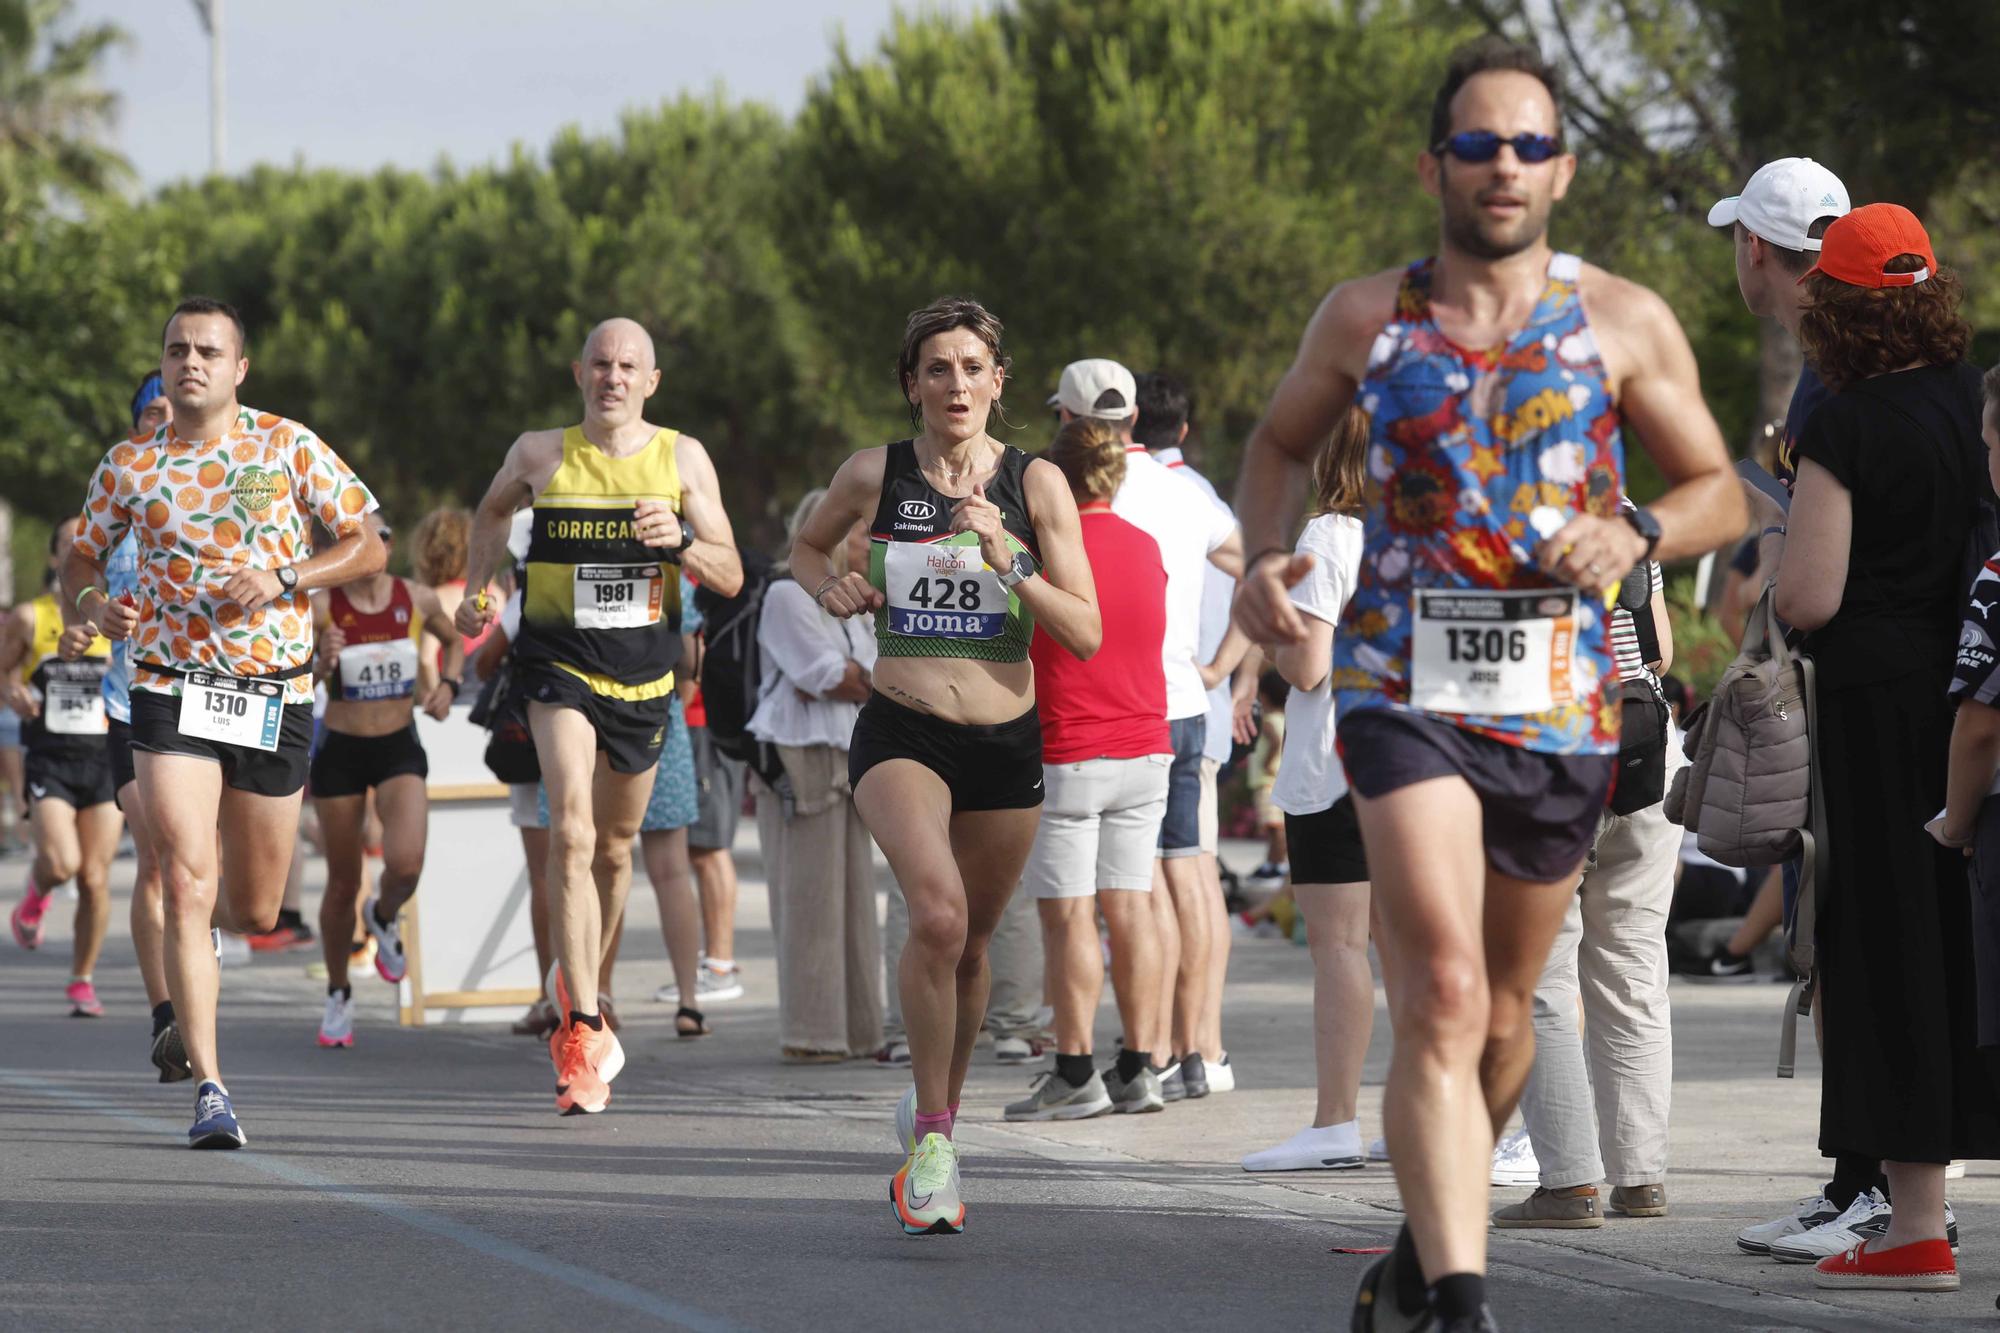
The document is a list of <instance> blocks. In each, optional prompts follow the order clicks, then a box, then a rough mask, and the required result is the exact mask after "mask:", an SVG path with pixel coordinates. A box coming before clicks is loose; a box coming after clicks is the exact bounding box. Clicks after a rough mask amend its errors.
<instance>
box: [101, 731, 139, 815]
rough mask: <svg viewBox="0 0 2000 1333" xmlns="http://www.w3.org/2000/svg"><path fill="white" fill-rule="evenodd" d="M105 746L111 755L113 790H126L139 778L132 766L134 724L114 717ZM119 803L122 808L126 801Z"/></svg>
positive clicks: (105, 736)
mask: <svg viewBox="0 0 2000 1333" xmlns="http://www.w3.org/2000/svg"><path fill="white" fill-rule="evenodd" d="M104 748H105V750H106V751H107V752H108V753H109V754H110V756H111V790H112V791H114V792H121V791H124V790H125V789H126V788H127V787H129V786H131V785H132V784H133V783H135V782H137V781H138V780H139V775H138V773H136V772H135V771H133V768H132V724H131V723H130V722H120V721H119V720H118V719H117V718H115V717H114V718H112V719H111V721H110V726H109V729H108V730H107V731H106V732H105V735H104ZM119 805H120V807H121V808H122V807H123V805H124V802H123V801H120V802H119Z"/></svg>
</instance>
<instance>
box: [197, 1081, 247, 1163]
mask: <svg viewBox="0 0 2000 1333" xmlns="http://www.w3.org/2000/svg"><path fill="white" fill-rule="evenodd" d="M249 1141H250V1139H249V1137H248V1136H247V1135H245V1134H244V1132H243V1126H241V1125H239V1124H237V1123H236V1108H235V1107H234V1106H232V1105H230V1103H229V1094H228V1093H226V1092H224V1091H223V1090H222V1085H221V1084H219V1083H210V1082H207V1081H204V1082H203V1083H202V1085H201V1086H200V1087H199V1088H197V1089H195V1094H194V1126H193V1128H191V1129H189V1130H188V1147H190V1148H241V1147H242V1146H243V1145H244V1144H246V1143H248V1142H249Z"/></svg>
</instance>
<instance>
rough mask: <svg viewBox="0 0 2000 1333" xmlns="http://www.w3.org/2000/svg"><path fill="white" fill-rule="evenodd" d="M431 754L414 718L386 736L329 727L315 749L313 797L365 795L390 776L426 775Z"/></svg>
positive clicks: (422, 776) (429, 771)
mask: <svg viewBox="0 0 2000 1333" xmlns="http://www.w3.org/2000/svg"><path fill="white" fill-rule="evenodd" d="M430 773H431V762H430V757H429V756H428V755H426V754H425V753H424V746H423V742H422V741H420V740H418V739H417V727H416V724H415V723H414V722H413V723H411V724H410V725H409V726H407V727H404V728H403V729H402V730H401V731H392V732H390V733H389V734H388V735H386V736H350V735H348V734H347V733H346V732H344V731H328V732H327V733H326V734H325V735H324V736H323V737H321V738H320V743H319V749H318V750H316V751H314V752H313V760H312V794H313V799H314V800H321V799H324V798H326V797H338V796H365V795H367V794H368V792H369V790H370V789H371V788H374V787H379V786H381V785H382V784H383V783H385V782H387V781H388V780H389V779H390V778H399V777H402V776H404V775H405V774H413V775H415V776H416V777H419V778H427V777H429V776H430Z"/></svg>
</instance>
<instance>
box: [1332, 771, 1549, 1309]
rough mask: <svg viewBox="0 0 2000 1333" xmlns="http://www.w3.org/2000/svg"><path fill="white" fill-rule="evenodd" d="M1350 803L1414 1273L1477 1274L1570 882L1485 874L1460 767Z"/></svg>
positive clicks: (1476, 807)
mask: <svg viewBox="0 0 2000 1333" xmlns="http://www.w3.org/2000/svg"><path fill="white" fill-rule="evenodd" d="M1355 804H1356V809H1357V812H1358V813H1359V815H1360V819H1361V826H1362V830H1363V834H1364V837H1365V838H1366V841H1367V845H1368V857H1369V868H1370V871H1371V873H1372V875H1373V882H1374V894H1373V898H1374V908H1375V919H1376V921H1377V923H1378V925H1379V929H1378V930H1377V932H1376V937H1375V938H1376V948H1377V949H1378V951H1379V952H1380V954H1381V956H1382V968H1383V975H1384V980H1385V983H1386V986H1387V990H1388V996H1389V1011H1390V1014H1391V1016H1392V1018H1393V1020H1394V1023H1395V1027H1396V1049H1395V1054H1394V1056H1393V1058H1392V1059H1391V1061H1390V1066H1389V1082H1388V1087H1387V1090H1386V1096H1385V1098H1384V1104H1383V1120H1384V1122H1385V1125H1386V1127H1387V1130H1388V1138H1389V1156H1390V1159H1391V1161H1393V1162H1394V1163H1395V1171H1396V1184H1397V1188H1398V1190H1399V1191H1400V1193H1401V1194H1402V1198H1403V1207H1404V1211H1405V1214H1406V1216H1407V1217H1408V1219H1409V1220H1408V1226H1409V1229H1410V1234H1411V1238H1412V1239H1413V1240H1414V1241H1415V1243H1416V1247H1417V1253H1418V1255H1419V1257H1420V1259H1421V1260H1422V1264H1423V1271H1424V1276H1425V1279H1426V1280H1427V1281H1434V1280H1435V1279H1437V1278H1440V1277H1443V1276H1445V1275H1447V1274H1452V1273H1481V1272H1484V1271H1485V1267H1486V1230H1487V1216H1486V1204H1487V1188H1488V1187H1487V1183H1486V1178H1487V1175H1488V1173H1489V1171H1490V1169H1491V1164H1490V1159H1491V1154H1492V1151H1493V1143H1494V1139H1495V1135H1496V1131H1495V1117H1496V1113H1498V1112H1500V1111H1501V1110H1502V1108H1504V1110H1505V1112H1506V1113H1511V1112H1512V1110H1513V1105H1514V1102H1515V1101H1517V1100H1518V1099H1519V1096H1520V1087H1521V1082H1522V1080H1523V1079H1524V1078H1525V1077H1526V1066H1527V1063H1528V1061H1530V1060H1531V1059H1532V1057H1533V1050H1534V1047H1533V1035H1532V1031H1531V1030H1530V1031H1529V1032H1527V1033H1525V1034H1524V1033H1522V1032H1521V1031H1520V1029H1521V1028H1522V1027H1523V1026H1524V1025H1525V1023H1526V1020H1527V1017H1528V1012H1529V1011H1528V1002H1529V1000H1530V999H1531V998H1532V995H1533V988H1534V979H1535V978H1536V977H1537V976H1539V975H1540V971H1541V966H1542V963H1543V962H1544V961H1546V959H1547V955H1548V949H1549V945H1550V942H1551V941H1552V940H1553V939H1554V938H1555V931H1556V927H1557V925H1558V924H1560V921H1561V916H1562V910H1563V907H1564V905H1565V903H1566V901H1567V899H1566V894H1567V893H1568V892H1570V891H1571V890H1573V888H1574V886H1575V880H1574V879H1573V878H1571V879H1568V880H1567V881H1566V882H1562V883H1556V884H1546V885H1530V884H1525V883H1523V882H1522V881H1519V880H1514V879H1510V878H1507V877H1505V876H1500V875H1497V874H1493V873H1492V872H1490V871H1489V870H1488V868H1487V866H1486V857H1485V850H1484V845H1483V840H1482V838H1483V833H1482V830H1483V826H1484V821H1483V816H1482V809H1481V806H1480V802H1479V798H1478V797H1477V796H1476V795H1475V794H1474V792H1473V790H1472V787H1471V786H1470V784H1468V783H1467V782H1466V781H1465V780H1464V779H1463V778H1459V777H1439V778H1430V779H1427V780H1425V781H1422V782H1417V783H1413V784H1411V785H1409V786H1406V787H1402V788H1399V789H1397V790H1395V791H1392V792H1389V793H1387V794H1386V795H1383V796H1381V797H1378V798H1376V799H1373V800H1369V799H1365V798H1363V797H1362V796H1361V795H1360V793H1358V792H1357V793H1356V794H1355ZM1489 894H1491V895H1492V897H1491V901H1492V904H1493V909H1494V910H1493V913H1492V916H1491V924H1490V925H1489V922H1488V919H1487V914H1486V913H1485V911H1484V907H1485V904H1486V902H1487V901H1488V900H1489ZM1489 947H1492V948H1493V949H1494V959H1493V962H1494V964H1495V966H1496V967H1497V968H1498V969H1499V970H1498V972H1497V973H1494V972H1489V969H1488V957H1487V955H1488V950H1489ZM1531 955H1532V957H1533V961H1532V963H1526V962H1524V961H1523V960H1525V959H1528V958H1530V956H1531ZM1488 1076H1490V1078H1491V1084H1490V1086H1489V1084H1488V1083H1487V1081H1486V1080H1487V1077H1488Z"/></svg>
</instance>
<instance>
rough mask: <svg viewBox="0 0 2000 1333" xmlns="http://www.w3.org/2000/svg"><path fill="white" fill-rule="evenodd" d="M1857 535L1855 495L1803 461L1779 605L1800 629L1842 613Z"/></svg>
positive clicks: (1776, 603) (1776, 597)
mask: <svg viewBox="0 0 2000 1333" xmlns="http://www.w3.org/2000/svg"><path fill="white" fill-rule="evenodd" d="M1853 535H1854V496H1853V495H1852V493H1850V492H1849V491H1848V489H1847V488H1846V487H1845V486H1843V485H1841V484H1840V482H1839V480H1838V479H1837V478H1836V477H1835V476H1834V475H1833V474H1832V473H1831V472H1828V471H1827V470H1826V469H1825V468H1824V467H1821V466H1820V465H1819V464H1818V463H1815V462H1813V461H1812V460H1811V459H1810V458H1808V459H1803V460H1801V461H1800V463H1799V479H1798V483H1797V484H1796V485H1795V486H1794V487H1793V488H1792V512H1791V516H1790V521H1789V524H1788V526H1787V527H1786V528H1785V553H1784V555H1783V556H1781V557H1780V558H1779V561H1778V588H1777V592H1776V594H1775V595H1774V598H1773V604H1772V605H1773V609H1774V610H1776V611H1777V613H1778V618H1779V619H1780V620H1783V621H1784V622H1785V623H1786V624H1788V625H1790V626H1792V627H1793V628H1794V629H1802V630H1808V631H1810V630H1816V629H1818V628H1819V627H1820V626H1822V625H1824V624H1826V622H1827V621H1829V620H1832V619H1833V618H1834V616H1835V615H1837V614H1839V612H1840V600H1841V595H1842V594H1843V593H1844V592H1846V590H1847V564H1848V558H1849V554H1850V546H1851V543H1852V538H1853Z"/></svg>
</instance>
